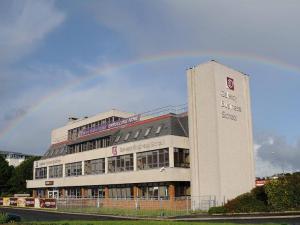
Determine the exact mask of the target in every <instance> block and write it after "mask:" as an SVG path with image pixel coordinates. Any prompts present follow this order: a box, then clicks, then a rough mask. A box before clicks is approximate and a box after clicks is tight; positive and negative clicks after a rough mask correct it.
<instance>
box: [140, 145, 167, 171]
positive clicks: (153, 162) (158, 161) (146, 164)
mask: <svg viewBox="0 0 300 225" xmlns="http://www.w3.org/2000/svg"><path fill="white" fill-rule="evenodd" d="M136 156H137V169H138V170H145V169H152V168H160V167H168V166H169V149H167V148H165V149H159V150H154V151H148V152H139V153H137V155H136Z"/></svg>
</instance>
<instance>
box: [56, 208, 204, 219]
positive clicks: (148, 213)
mask: <svg viewBox="0 0 300 225" xmlns="http://www.w3.org/2000/svg"><path fill="white" fill-rule="evenodd" d="M58 211H60V212H75V213H94V214H106V215H117V216H139V217H161V216H164V217H170V216H182V215H191V214H192V213H193V214H195V213H197V214H200V213H201V212H200V211H199V212H198V211H197V212H191V211H174V210H160V209H157V210H143V209H140V210H136V209H118V208H95V207H84V208H61V209H59V210H58Z"/></svg>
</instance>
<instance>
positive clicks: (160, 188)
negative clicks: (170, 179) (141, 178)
mask: <svg viewBox="0 0 300 225" xmlns="http://www.w3.org/2000/svg"><path fill="white" fill-rule="evenodd" d="M138 196H139V197H141V198H145V199H158V198H162V199H166V198H168V186H167V184H165V183H148V184H146V185H143V186H140V187H139V193H138Z"/></svg>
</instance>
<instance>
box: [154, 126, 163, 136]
mask: <svg viewBox="0 0 300 225" xmlns="http://www.w3.org/2000/svg"><path fill="white" fill-rule="evenodd" d="M161 128H162V125H160V126H158V127H157V130H156V132H155V133H156V134H159V133H160V131H161Z"/></svg>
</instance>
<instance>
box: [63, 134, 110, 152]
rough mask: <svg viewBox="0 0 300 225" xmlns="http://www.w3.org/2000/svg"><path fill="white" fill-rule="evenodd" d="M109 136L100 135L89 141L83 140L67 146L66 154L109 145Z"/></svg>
mask: <svg viewBox="0 0 300 225" xmlns="http://www.w3.org/2000/svg"><path fill="white" fill-rule="evenodd" d="M109 143H110V136H106V137H101V138H98V139H94V140H91V141H85V142H81V143H78V144H74V145H69V146H68V154H72V153H77V152H82V151H88V150H93V149H97V148H105V147H107V146H109Z"/></svg>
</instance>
